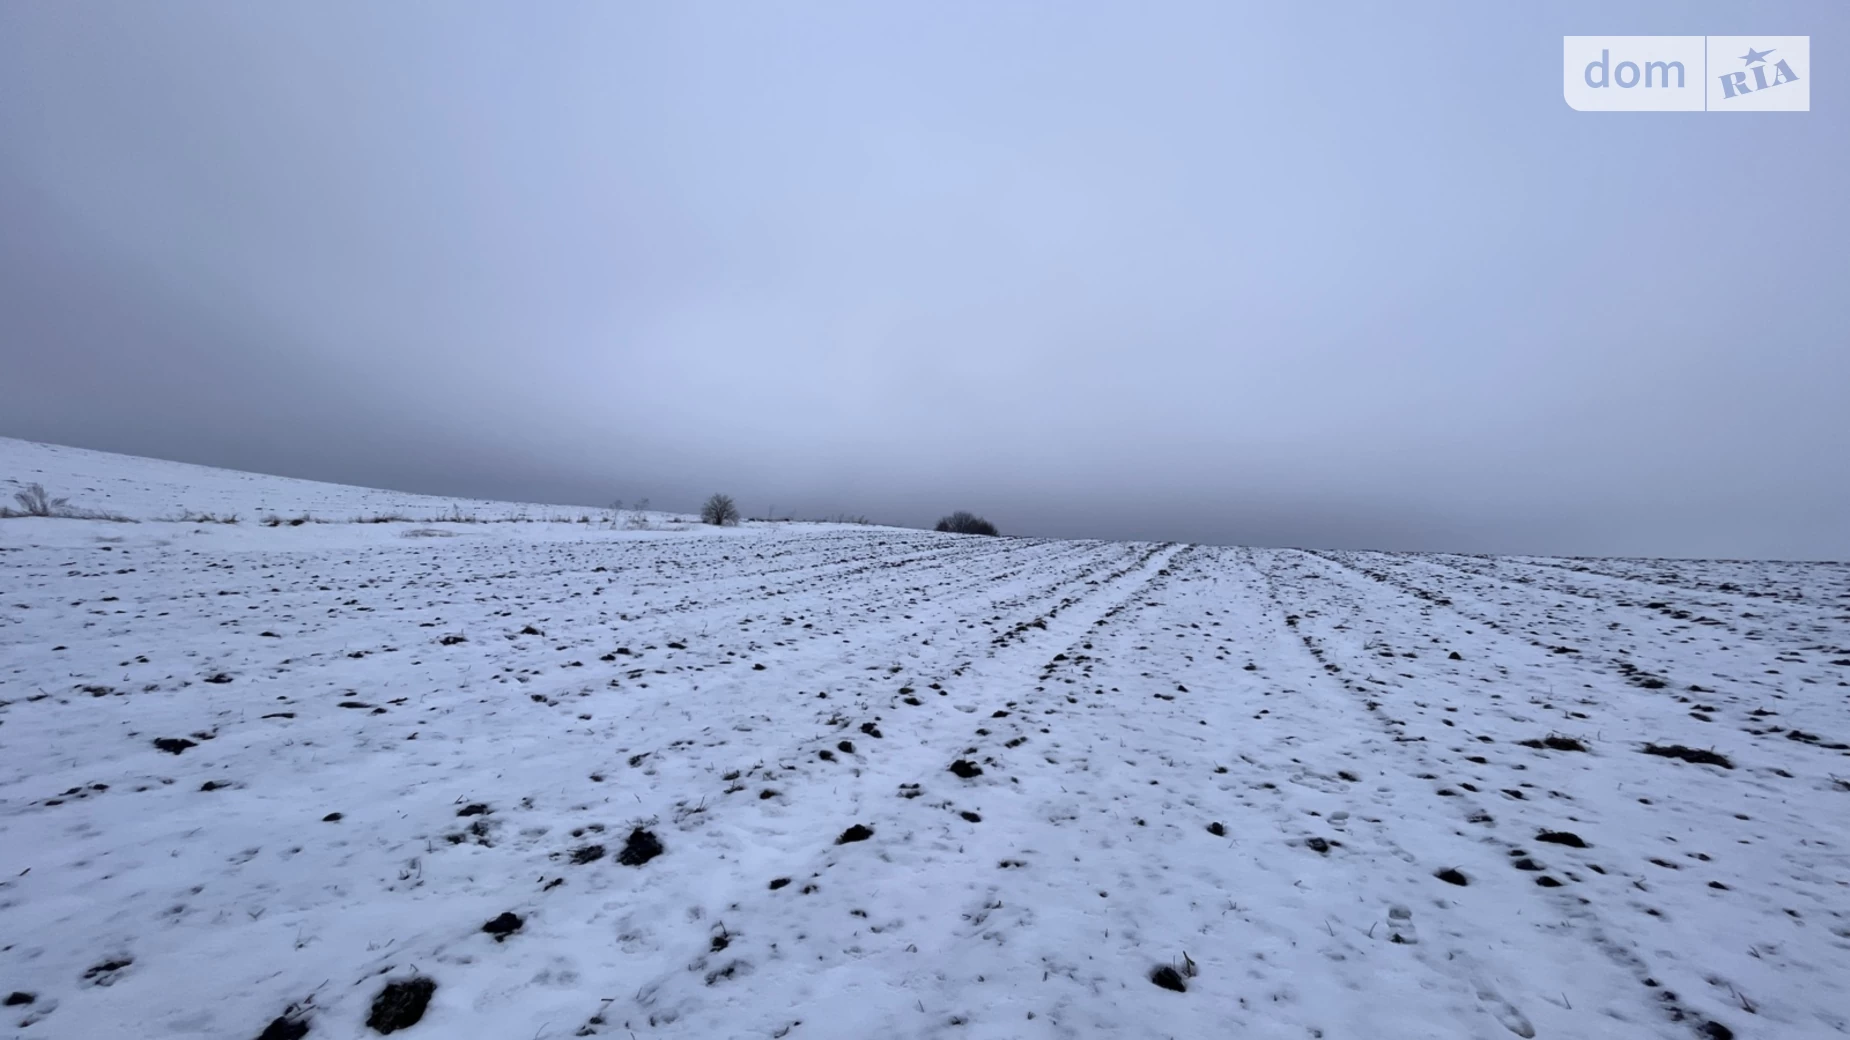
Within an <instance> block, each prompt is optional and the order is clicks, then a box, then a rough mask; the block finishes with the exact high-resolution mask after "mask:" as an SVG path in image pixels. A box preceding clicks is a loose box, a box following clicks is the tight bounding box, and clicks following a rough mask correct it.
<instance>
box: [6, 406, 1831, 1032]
mask: <svg viewBox="0 0 1850 1040" xmlns="http://www.w3.org/2000/svg"><path fill="white" fill-rule="evenodd" d="M0 460H6V461H11V462H13V463H16V464H17V465H15V466H14V467H13V468H12V469H10V470H7V471H6V472H8V473H11V474H13V475H14V478H15V479H17V480H19V481H21V482H30V481H38V482H41V483H43V484H45V486H46V487H47V488H48V490H50V491H52V492H53V493H54V494H69V495H70V496H71V498H72V500H73V502H74V503H75V504H77V505H80V506H85V507H91V508H103V509H109V510H112V511H117V512H123V513H125V514H128V515H131V516H134V517H137V518H140V519H143V520H144V522H142V523H107V522H99V521H87V520H57V519H39V518H22V519H9V520H3V521H0V702H4V703H3V704H0V999H4V994H6V993H13V992H18V993H21V994H30V995H31V996H32V1002H31V1003H29V1004H28V1003H20V1004H13V1005H8V1006H3V1007H0V1035H4V1036H14V1035H17V1036H20V1037H32V1038H40V1037H54V1038H63V1037H69V1038H84V1040H88V1038H102V1037H117V1036H135V1037H146V1038H160V1037H232V1038H239V1040H246V1038H251V1037H256V1036H258V1035H259V1034H260V1033H262V1032H263V1030H264V1029H265V1027H266V1026H268V1025H270V1024H271V1023H272V1022H273V1021H274V1020H276V1019H277V1018H278V1017H279V1016H283V1015H285V1013H286V1012H289V1013H290V1014H292V1015H293V1016H295V1017H296V1018H298V1019H299V1020H301V1021H304V1022H306V1024H307V1025H308V1027H309V1030H310V1031H309V1033H308V1034H307V1035H308V1036H309V1037H311V1038H329V1037H335V1038H341V1037H366V1036H377V1035H379V1034H378V1033H376V1032H375V1031H373V1030H372V1029H370V1028H369V1027H368V1026H367V1024H366V1022H367V1018H368V1015H369V1013H370V1011H371V1006H372V1002H373V1000H374V997H375V996H376V995H377V994H378V993H379V992H380V990H381V989H383V988H384V986H385V985H386V984H387V983H388V982H390V981H393V980H402V979H409V978H412V977H414V976H421V977H426V978H429V979H431V980H433V981H434V982H435V983H436V986H437V988H436V990H435V992H434V994H433V995H432V997H431V1001H430V1005H429V1008H428V1009H427V1010H426V1012H425V1013H424V1015H423V1017H422V1020H421V1021H420V1022H418V1023H417V1024H416V1025H412V1026H409V1027H408V1028H406V1029H404V1030H402V1031H401V1032H399V1033H396V1034H394V1035H402V1036H406V1037H414V1038H415V1037H445V1038H449V1037H464V1038H469V1037H484V1038H488V1037H495V1038H506V1037H513V1038H518V1040H530V1038H539V1037H569V1036H580V1035H583V1036H593V1035H595V1036H608V1037H617V1038H628V1037H631V1036H634V1037H638V1038H641V1037H700V1038H707V1037H758V1036H764V1037H780V1036H783V1037H791V1038H796V1040H803V1038H816V1037H857V1038H859V1037H869V1036H890V1037H971V1038H1001V1037H1099V1036H1112V1037H1185V1038H1198V1037H1208V1036H1241V1037H1291V1038H1302V1037H1318V1036H1321V1037H1327V1038H1331V1040H1335V1038H1342V1037H1369V1038H1375V1037H1408V1038H1412V1037H1447V1038H1449V1037H1459V1038H1465V1037H1472V1038H1478V1037H1498V1036H1536V1037H1560V1038H1587V1037H1628V1038H1629V1037H1676V1038H1689V1037H1704V1036H1726V1035H1733V1036H1737V1037H1779V1038H1790V1037H1813V1036H1818V1037H1824V1036H1841V1035H1843V1034H1844V1033H1845V1032H1846V1030H1850V999H1846V997H1845V996H1844V995H1843V992H1842V990H1841V988H1840V983H1841V980H1842V979H1845V978H1850V833H1847V832H1850V758H1847V757H1846V750H1845V749H1842V748H1836V747H1832V746H1831V745H1834V744H1840V743H1844V742H1850V717H1847V716H1850V702H1847V701H1846V696H1845V694H1846V688H1847V687H1846V682H1847V681H1850V567H1846V566H1844V565H1841V564H1790V563H1757V562H1715V561H1707V562H1693V561H1676V562H1667V561H1644V560H1553V559H1541V558H1485V557H1475V556H1472V557H1467V556H1446V555H1406V554H1384V553H1338V552H1308V551H1298V550H1266V549H1245V548H1217V547H1209V546H1183V545H1167V544H1166V545H1154V544H1135V543H1107V542H1080V541H1051V540H1035V539H986V538H973V537H965V536H956V535H939V534H931V533H924V532H912V531H902V530H896V529H890V528H867V527H852V526H832V525H803V524H788V525H746V526H744V527H741V528H738V529H732V530H726V531H717V530H713V529H703V528H701V527H699V526H698V525H692V524H686V523H684V522H679V521H676V520H674V519H672V518H668V517H666V516H659V517H653V518H650V520H651V524H652V525H653V526H656V527H658V528H669V527H678V528H680V529H679V530H661V529H658V530H640V531H639V530H626V529H625V528H624V527H623V525H621V524H610V523H591V524H578V523H563V522H532V523H494V524H488V523H481V524H431V523H426V522H423V520H425V519H428V518H430V517H434V516H437V515H440V514H442V513H444V512H445V511H446V510H447V508H448V504H447V502H446V504H444V505H443V506H442V507H439V506H438V505H437V504H436V503H434V502H431V501H429V500H423V499H420V498H418V497H417V496H407V495H396V496H393V495H392V494H391V493H387V492H373V491H367V490H364V489H346V488H339V487H335V486H332V485H316V484H310V483H307V482H300V481H286V480H282V479H280V478H268V477H261V476H257V475H250V474H230V473H225V472H222V471H211V470H202V469H199V468H197V467H181V466H178V465H177V464H172V463H162V462H155V461H152V460H138V459H129V458H126V457H122V456H107V455H102V454H100V453H92V452H80V451H77V450H75V449H50V448H47V446H41V445H26V444H24V442H7V441H0ZM21 460H25V462H24V463H21ZM28 464H29V465H28ZM60 467H66V468H60ZM472 508H474V509H475V510H476V511H477V512H478V513H479V514H480V515H482V516H484V517H487V516H490V515H493V516H495V517H513V516H517V515H519V514H520V513H521V511H523V510H524V511H525V512H526V513H527V515H529V516H542V517H543V516H550V515H553V514H552V512H551V510H552V509H553V508H554V507H545V506H530V507H521V506H509V505H507V504H485V503H478V504H475V505H474V506H473V507H472ZM186 510H198V511H209V512H218V513H226V512H236V513H238V514H240V515H241V518H242V520H241V522H240V523H239V524H236V525H226V524H193V523H174V522H158V521H156V520H155V519H154V517H156V516H161V515H173V514H178V513H180V512H182V511H186ZM491 510H493V512H492V513H491ZM270 511H275V512H278V513H279V514H282V515H294V514H296V513H298V512H301V511H311V512H315V513H316V514H317V515H322V514H325V515H326V516H327V517H328V518H337V519H343V518H345V519H350V518H351V517H352V516H356V515H367V514H370V513H372V512H375V511H377V512H394V513H403V514H405V515H411V516H413V517H414V518H417V519H419V520H420V522H419V523H413V524H404V523H393V524H352V523H326V524H305V525H302V526H299V527H289V526H286V525H285V526H279V527H264V526H261V525H260V524H258V523H256V522H255V521H256V519H257V518H258V517H260V516H262V515H264V514H265V513H266V512H270ZM576 512H577V511H576V510H571V509H566V508H563V507H560V508H559V515H561V516H563V515H566V514H568V513H569V514H572V515H573V516H575V514H576ZM600 519H601V518H600ZM427 530H437V531H443V532H445V533H446V534H448V535H449V536H448V537H444V536H409V537H408V535H410V534H411V532H414V531H427ZM458 637H460V638H458ZM1453 654H1456V655H1457V657H1456V659H1454V658H1453V656H1452V655H1453ZM1695 687H1700V689H1695ZM343 705H346V706H343ZM1550 736H1555V737H1558V738H1571V739H1573V740H1577V741H1580V742H1582V744H1583V745H1584V747H1585V748H1586V750H1583V751H1582V750H1557V749H1555V748H1551V747H1549V746H1547V744H1546V743H1543V746H1540V747H1531V746H1526V745H1525V744H1523V743H1522V742H1523V741H1535V742H1537V743H1542V742H1544V741H1545V739H1546V738H1548V737H1550ZM158 738H176V739H183V740H187V741H190V742H191V746H186V747H183V748H181V749H180V752H179V753H178V754H174V753H170V752H168V751H163V750H161V749H159V748H157V747H156V746H155V744H154V741H155V740H156V739H158ZM844 742H845V743H844ZM1557 743H1562V744H1563V745H1564V746H1571V745H1567V744H1566V743H1565V741H1557ZM1647 743H1652V744H1656V745H1660V746H1668V745H1682V746H1685V747H1688V748H1692V749H1703V750H1706V749H1713V750H1714V751H1716V752H1719V753H1721V754H1722V755H1725V756H1726V757H1727V758H1728V759H1730V760H1731V763H1732V768H1723V767H1722V766H1719V765H1704V764H1696V763H1691V762H1687V761H1682V760H1679V759H1676V758H1670V757H1662V756H1659V755H1652V754H1645V753H1643V752H1642V748H1643V747H1644V746H1645V745H1646V744H1647ZM171 746H178V745H171ZM850 747H851V749H850ZM824 752H827V756H826V757H825V755H824V754H823V753H824ZM959 760H963V761H967V762H969V763H972V764H974V765H976V766H977V767H979V768H980V769H981V773H980V774H977V775H973V776H970V777H968V778H964V777H960V776H958V775H956V774H954V773H952V772H951V771H950V768H949V767H950V766H951V764H952V763H953V762H956V761H959ZM1839 778H1843V779H1842V780H1840V779H1839ZM208 785H210V788H211V789H206V788H207V787H208ZM477 806H480V807H483V808H481V809H480V810H475V807H477ZM472 810H475V811H472ZM333 813H339V814H340V816H339V818H338V819H335V820H326V819H324V818H326V817H328V816H329V815H330V814H333ZM459 814H462V815H459ZM1212 824H1219V825H1220V826H1219V828H1218V829H1219V830H1220V831H1221V833H1218V834H1217V833H1214V832H1213V831H1212V830H1210V825H1212ZM855 825H860V826H862V827H865V828H867V829H868V830H870V831H871V832H872V833H871V835H869V836H867V837H866V838H865V840H858V841H847V842H845V843H838V839H839V838H841V837H843V836H844V832H845V831H848V829H849V828H851V827H853V826H855ZM639 828H640V829H642V830H644V831H646V832H648V833H649V834H651V835H653V836H654V837H656V838H657V839H659V841H660V843H661V845H662V847H663V851H662V852H661V854H660V855H658V856H655V857H654V858H652V859H649V860H647V861H646V862H643V863H641V864H640V865H634V866H631V865H624V864H622V863H620V862H618V854H619V852H620V851H621V850H622V849H623V847H624V845H625V842H626V839H628V838H629V836H630V835H631V834H632V832H633V831H635V830H637V829H639ZM1544 832H1551V833H1553V834H1555V835H1559V834H1561V833H1563V832H1569V833H1571V834H1573V835H1575V836H1578V838H1580V839H1582V840H1583V841H1584V844H1585V846H1586V847H1584V848H1580V847H1574V846H1573V845H1569V844H1561V843H1559V841H1539V840H1537V838H1538V835H1540V834H1542V833H1544ZM591 846H603V849H604V851H603V854H602V855H601V856H598V857H596V858H590V853H588V852H586V853H583V854H582V855H581V856H579V857H575V856H574V853H577V852H579V851H580V850H586V849H588V848H589V847H591ZM574 858H585V859H587V861H586V862H582V863H575V862H574V861H573V860H574ZM1519 864H1520V866H1519ZM1522 867H1533V868H1535V869H1521V868H1522ZM1446 870H1455V871H1458V872H1460V873H1461V874H1462V875H1463V876H1464V878H1466V879H1467V880H1468V884H1467V885H1465V886H1462V887H1461V886H1457V885H1454V884H1450V883H1447V882H1446V881H1444V880H1441V879H1440V878H1439V877H1437V876H1436V875H1437V874H1438V873H1439V872H1441V871H1446ZM1543 878H1547V879H1549V880H1550V881H1553V882H1557V883H1558V884H1556V885H1555V886H1554V887H1545V886H1544V884H1543V883H1541V881H1542V879H1543ZM778 879H788V883H786V884H783V885H781V886H779V887H776V888H773V887H772V884H773V883H774V882H775V881H776V880H778ZM504 913H511V914H514V915H517V916H518V917H519V918H520V925H519V927H518V928H517V929H515V930H513V931H511V932H508V933H507V934H504V935H502V936H500V937H499V939H497V936H495V935H493V934H489V933H487V932H484V931H483V926H484V924H486V923H488V922H490V921H492V920H495V919H497V918H499V917H500V915H502V914H504ZM506 924H507V922H506V921H503V926H504V927H505V925H506ZM1165 965H1168V966H1171V967H1173V968H1175V969H1176V971H1177V973H1178V975H1179V976H1180V977H1181V978H1182V980H1183V982H1184V984H1185V986H1186V992H1175V991H1172V990H1170V989H1166V988H1163V987H1160V986H1158V985H1155V984H1153V983H1152V981H1151V978H1152V974H1153V972H1155V971H1156V970H1157V969H1158V968H1161V967H1163V966H1165ZM106 966H107V967H106ZM292 1008H293V1009H294V1010H293V1011H291V1009H292Z"/></svg>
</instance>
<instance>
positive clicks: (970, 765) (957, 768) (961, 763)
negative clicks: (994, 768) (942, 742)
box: [951, 758, 983, 780]
mask: <svg viewBox="0 0 1850 1040" xmlns="http://www.w3.org/2000/svg"><path fill="white" fill-rule="evenodd" d="M951 772H953V773H956V774H957V775H958V776H959V777H962V778H963V779H965V780H968V779H970V778H971V777H977V776H982V775H983V767H982V766H979V765H977V764H976V763H975V762H971V761H970V760H968V759H963V758H960V759H958V760H957V761H955V762H952V763H951Z"/></svg>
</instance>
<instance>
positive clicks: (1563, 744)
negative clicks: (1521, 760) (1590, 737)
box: [1516, 733, 1587, 751]
mask: <svg viewBox="0 0 1850 1040" xmlns="http://www.w3.org/2000/svg"><path fill="white" fill-rule="evenodd" d="M1516 743H1518V744H1520V745H1522V746H1523V747H1532V748H1548V749H1549V750H1551V751H1585V750H1586V749H1587V746H1586V745H1585V744H1583V743H1581V742H1580V741H1578V740H1575V739H1574V738H1573V737H1563V736H1561V735H1560V734H1558V733H1550V734H1549V735H1548V736H1546V737H1543V738H1542V739H1540V740H1519V741H1517V742H1516Z"/></svg>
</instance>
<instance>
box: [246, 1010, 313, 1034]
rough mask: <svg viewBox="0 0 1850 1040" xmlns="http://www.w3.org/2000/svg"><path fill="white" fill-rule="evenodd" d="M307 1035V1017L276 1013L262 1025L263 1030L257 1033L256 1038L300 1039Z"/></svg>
mask: <svg viewBox="0 0 1850 1040" xmlns="http://www.w3.org/2000/svg"><path fill="white" fill-rule="evenodd" d="M307 1035H308V1019H306V1018H301V1017H299V1016H290V1015H278V1016H276V1018H275V1019H274V1020H272V1021H271V1022H270V1024H269V1025H267V1026H264V1027H263V1032H261V1033H258V1034H257V1040H302V1038H303V1037H305V1036H307Z"/></svg>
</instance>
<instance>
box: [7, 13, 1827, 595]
mask: <svg viewBox="0 0 1850 1040" xmlns="http://www.w3.org/2000/svg"><path fill="white" fill-rule="evenodd" d="M1620 8H1622V10H1620ZM1847 29H1850V6H1847V5H1845V4H1842V3H1838V2H1834V0H1833V2H1825V0H1819V2H1815V3H1803V4H1801V3H1786V4H1782V3H1775V2H1756V3H1754V4H1751V5H1748V4H1741V3H1738V2H1732V0H1731V2H1726V3H1719V2H1716V3H1690V2H1682V0H1678V2H1663V3H1631V4H1625V5H1616V4H1610V3H1606V2H1582V3H1565V2H1562V3H1547V4H1522V5H1517V4H1503V3H1496V4H1490V3H1483V4H1477V3H1471V4H1467V3H1395V4H1374V3H1369V4H1363V3H1344V4H1304V3H1295V2H1292V3H1287V2H1283V0H1279V2H1275V3H1268V4H1257V3H1234V2H1211V3H1200V4H1194V3H1154V4H1139V3H1124V2H1117V3H1072V2H1064V0H1063V2H1059V3H1054V2H1045V3H1006V2H1004V3H995V2H980V3H979V2H951V3H932V4H925V3H895V2H873V3H870V2H862V0H856V2H843V3H747V2H742V0H741V2H728V3H682V2H674V3H669V2H653V3H642V2H628V0H599V2H595V3H588V2H587V3H564V2H542V3H538V4H524V3H522V4H516V3H456V2H448V0H446V2H426V3H412V2H394V3H389V4H376V3H370V2H367V3H358V2H346V3H331V4H330V3H316V4H249V3H243V2H231V0H226V2H214V3H199V2H190V0H178V2H163V3H158V4H154V3H137V2H129V0H122V2H111V3H99V2H89V0H71V2H62V3H34V2H28V0H0V405H3V408H0V434H5V435H11V436H19V437H27V438H31V439H36V440H49V441H55V442H60V443H67V444H75V445H81V446H85V447H93V448H102V449H107V450H113V451H123V452H131V453H136V454H145V455H153V456H159V457H163V458H174V459H181V460H185V461H192V462H202V463H208V464H213V465H225V466H233V467H238V468H244V469H253V470H259V471H265V472H273V473H282V474H287V475H291V476H302V477H312V478H317V479H324V480H335V481H341V482H348V483H360V484H373V485H378V486H386V487H394V488H402V489H406V490H412V491H428V492H436V493H451V494H468V495H482V496H490V497H507V498H516V499H527V500H538V501H554V502H571V503H590V504H597V503H602V502H607V501H609V500H610V499H612V498H616V497H623V498H626V499H631V500H633V499H636V498H638V497H641V496H645V495H646V496H649V497H650V498H651V499H652V500H653V501H654V503H655V504H656V505H657V506H658V507H676V508H692V507H693V506H694V505H695V504H696V503H697V501H698V500H699V499H700V498H701V497H703V496H704V495H705V494H706V493H708V492H710V491H712V490H715V489H723V490H727V491H729V492H731V493H732V494H733V495H734V496H735V497H737V498H738V499H739V501H740V503H741V505H742V506H744V507H745V509H746V511H747V512H748V513H749V514H757V513H759V512H761V511H762V510H764V509H766V508H767V507H769V506H772V505H775V506H776V508H777V510H778V512H779V513H780V514H781V513H786V512H788V513H794V514H796V515H798V516H805V515H812V516H813V515H821V514H832V513H836V512H843V511H845V512H851V513H864V514H868V515H870V516H871V517H873V518H875V519H877V520H882V521H887V522H894V523H904V524H929V523H930V522H931V521H932V520H933V519H935V518H936V517H937V516H938V515H940V514H941V513H945V512H949V511H950V510H952V509H957V508H964V509H971V510H974V511H976V512H979V513H982V514H984V515H986V516H988V517H989V518H990V519H992V520H994V521H995V522H996V523H997V524H998V525H1000V526H1001V527H1002V528H1003V529H1004V531H1005V532H1008V533H1019V534H1038V535H1060V536H1089V537H1124V538H1150V539H1185V540H1193V541H1211V542H1221V543H1255V544H1273V545H1278V544H1283V545H1307V546H1335V547H1357V548H1392V549H1451V550H1462V551H1485V552H1538V553H1564V554H1565V553H1586V554H1637V555H1694V556H1701V555H1725V556H1738V557H1746V556H1781V557H1798V558H1806V557H1813V558H1816V557H1829V558H1840V559H1841V558H1850V259H1847V249H1850V238H1847V236H1846V232H1847V231H1850V199H1847V198H1846V190H1845V186H1846V183H1847V182H1850V173H1846V171H1850V117H1847V116H1846V102H1850V91H1847V90H1846V88H1845V84H1846V83H1850V55H1846V50H1845V48H1844V47H1843V46H1842V40H1843V39H1844V38H1845V31H1846V30H1847ZM1755 32H1766V33H1787V34H1810V35H1811V37H1812V61H1813V63H1814V64H1815V65H1816V67H1817V75H1816V77H1815V81H1814V82H1813V83H1812V111H1811V112H1810V113H1806V114H1761V115H1726V116H1724V115H1720V114H1706V115H1704V114H1684V113H1638V114H1630V113H1627V114H1610V113H1607V114H1594V113H1579V112H1575V111H1572V110H1571V109H1569V108H1568V107H1567V105H1566V104H1565V102H1564V101H1563V99H1562V93H1561V85H1560V79H1559V76H1560V68H1561V37H1562V36H1563V35H1565V34H1605V33H1613V34H1693V35H1700V34H1716V35H1720V34H1737V33H1741V34H1744V33H1755Z"/></svg>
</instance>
